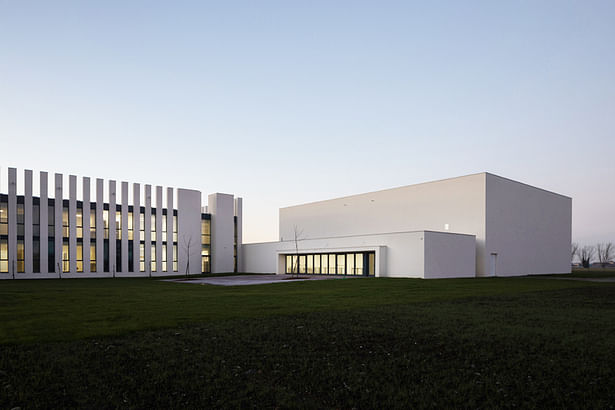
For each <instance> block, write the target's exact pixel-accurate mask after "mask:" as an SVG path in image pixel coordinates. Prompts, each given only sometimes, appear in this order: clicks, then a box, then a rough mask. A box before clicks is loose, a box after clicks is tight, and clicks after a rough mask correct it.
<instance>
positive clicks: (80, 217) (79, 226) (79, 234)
mask: <svg viewBox="0 0 615 410" xmlns="http://www.w3.org/2000/svg"><path fill="white" fill-rule="evenodd" d="M76 223H77V225H76V228H77V229H76V231H77V239H79V238H81V239H83V206H79V205H77V218H76ZM81 272H83V268H82V269H81Z"/></svg>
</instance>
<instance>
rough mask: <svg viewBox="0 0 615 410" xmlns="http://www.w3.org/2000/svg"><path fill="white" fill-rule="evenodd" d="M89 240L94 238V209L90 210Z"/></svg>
mask: <svg viewBox="0 0 615 410" xmlns="http://www.w3.org/2000/svg"><path fill="white" fill-rule="evenodd" d="M90 238H96V208H93V209H90Z"/></svg>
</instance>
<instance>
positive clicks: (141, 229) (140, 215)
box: [139, 209, 145, 272]
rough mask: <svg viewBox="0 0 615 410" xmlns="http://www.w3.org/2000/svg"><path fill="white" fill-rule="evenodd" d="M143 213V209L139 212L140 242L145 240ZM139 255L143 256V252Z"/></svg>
mask: <svg viewBox="0 0 615 410" xmlns="http://www.w3.org/2000/svg"><path fill="white" fill-rule="evenodd" d="M144 212H145V211H144V210H143V209H142V210H141V211H140V212H139V240H140V241H144V240H145V214H144ZM141 255H143V252H141ZM141 272H143V271H141Z"/></svg>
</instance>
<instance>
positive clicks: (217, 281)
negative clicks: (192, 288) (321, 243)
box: [165, 275, 336, 286]
mask: <svg viewBox="0 0 615 410" xmlns="http://www.w3.org/2000/svg"><path fill="white" fill-rule="evenodd" d="M291 278H292V277H291V276H290V275H237V276H215V277H211V278H194V279H165V281H166V282H178V283H191V284H196V285H201V284H208V285H219V286H245V285H264V284H267V283H291V282H298V281H299V282H300V281H305V280H326V279H336V277H335V276H306V275H300V276H299V278H298V279H297V277H296V276H295V277H294V278H292V279H291Z"/></svg>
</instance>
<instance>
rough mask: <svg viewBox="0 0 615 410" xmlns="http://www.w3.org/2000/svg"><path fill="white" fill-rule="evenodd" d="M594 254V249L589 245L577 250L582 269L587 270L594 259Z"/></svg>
mask: <svg viewBox="0 0 615 410" xmlns="http://www.w3.org/2000/svg"><path fill="white" fill-rule="evenodd" d="M595 252H596V249H595V248H594V247H593V246H591V245H585V246H584V247H582V248H581V249H579V251H578V255H579V259H580V260H581V265H583V267H584V268H589V265H590V264H591V262H592V259H594V253H595Z"/></svg>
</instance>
